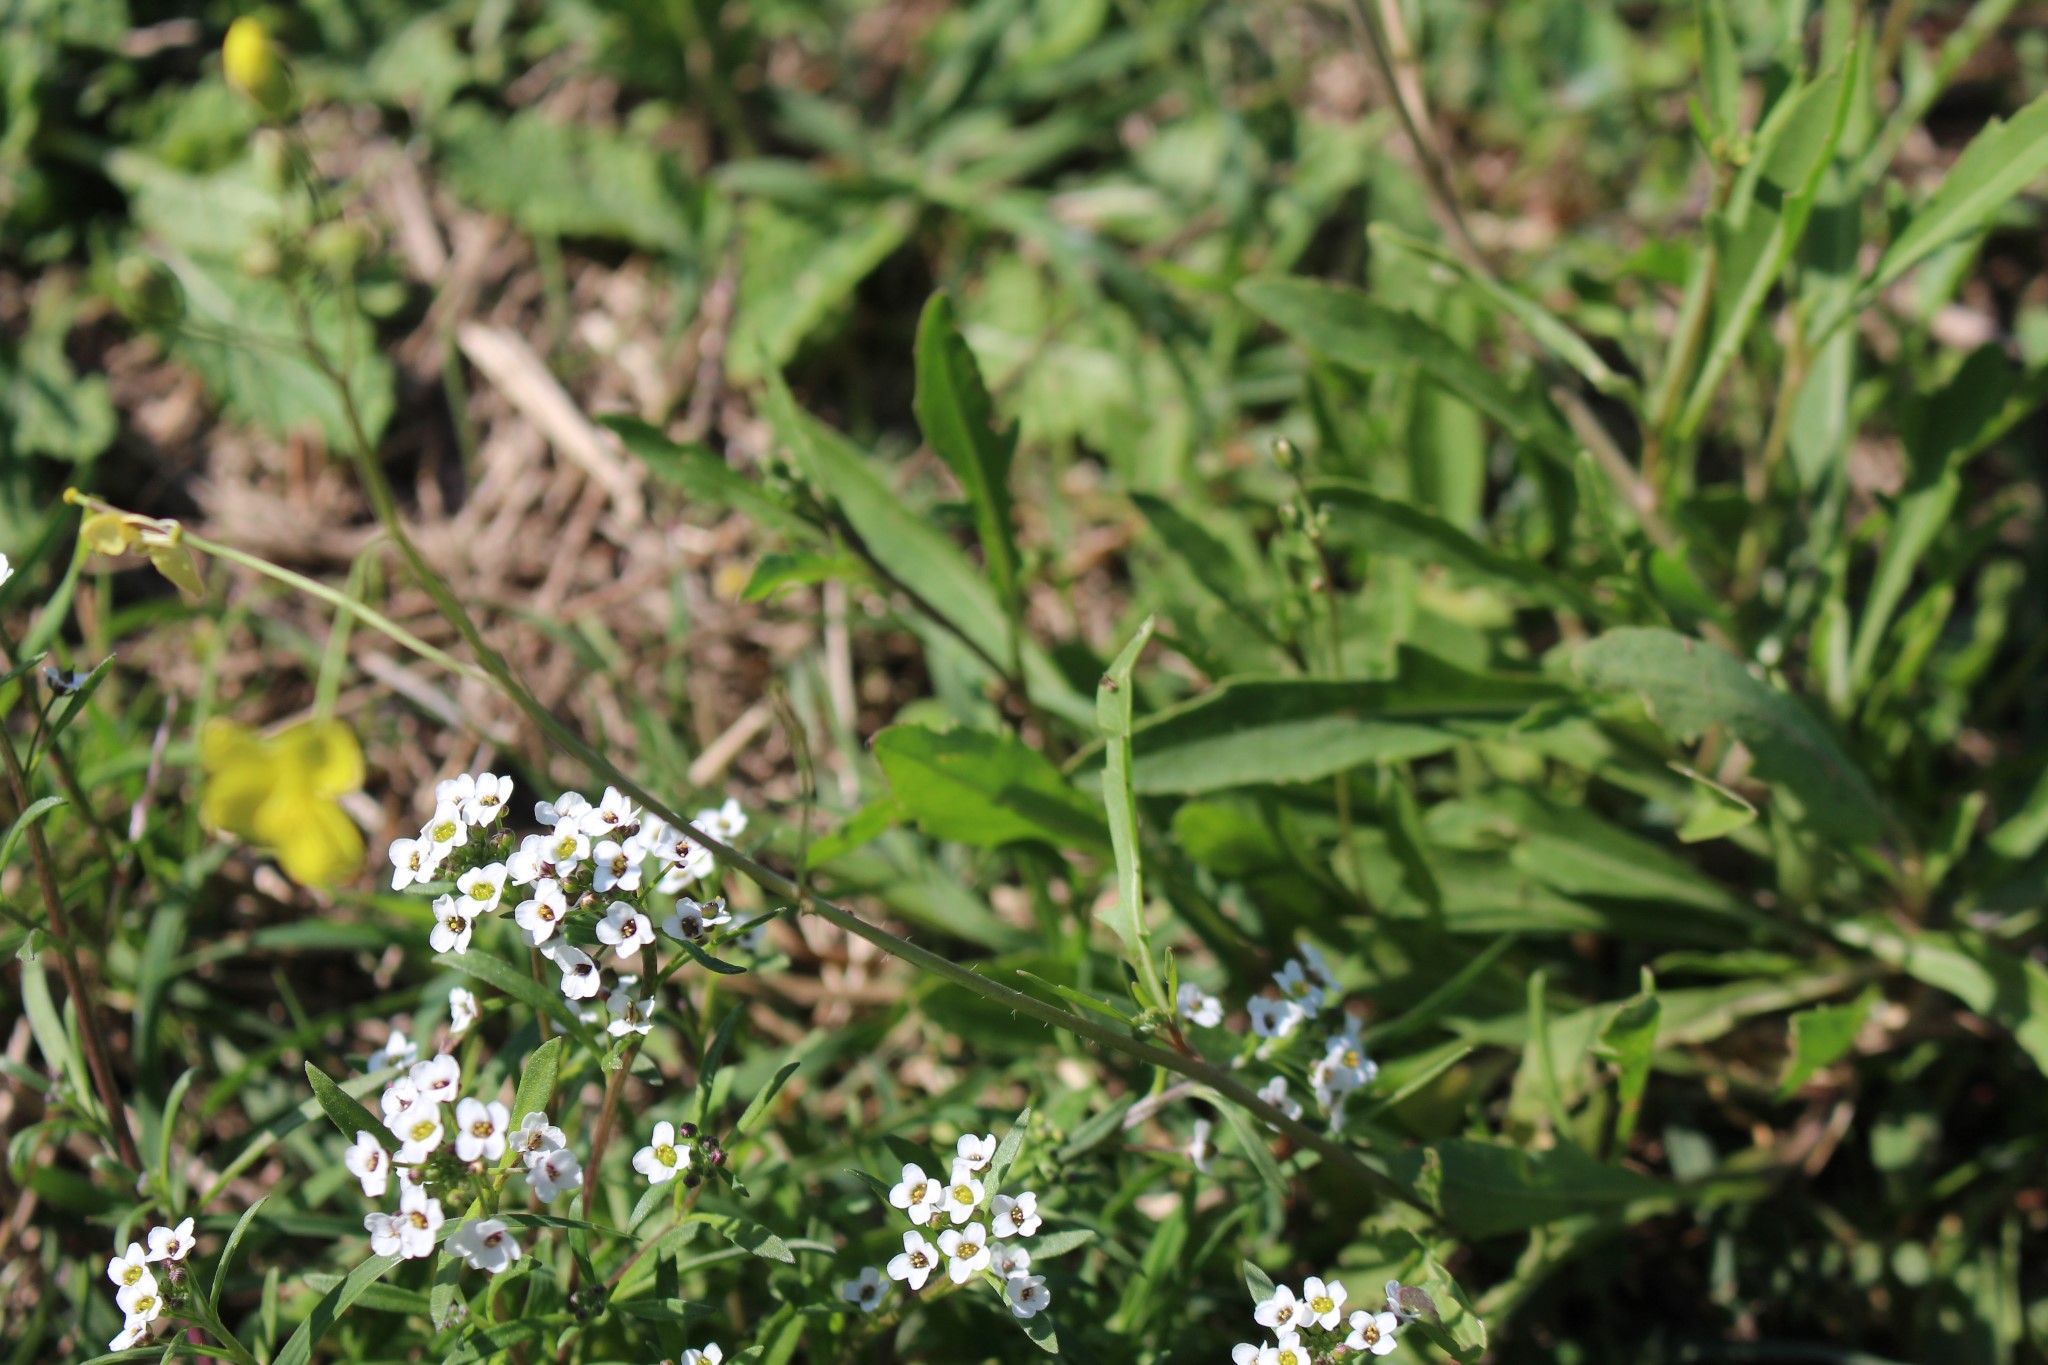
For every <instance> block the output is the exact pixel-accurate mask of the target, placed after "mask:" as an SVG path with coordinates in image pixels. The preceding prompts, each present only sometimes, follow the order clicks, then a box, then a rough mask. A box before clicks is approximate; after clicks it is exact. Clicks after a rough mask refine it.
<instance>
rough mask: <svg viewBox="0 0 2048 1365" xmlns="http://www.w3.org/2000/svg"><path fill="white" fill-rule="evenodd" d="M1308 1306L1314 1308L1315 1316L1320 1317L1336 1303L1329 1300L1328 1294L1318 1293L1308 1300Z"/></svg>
mask: <svg viewBox="0 0 2048 1365" xmlns="http://www.w3.org/2000/svg"><path fill="white" fill-rule="evenodd" d="M1308 1306H1309V1307H1310V1308H1313V1309H1314V1310H1315V1312H1316V1316H1317V1317H1321V1316H1322V1315H1323V1314H1325V1313H1327V1312H1329V1311H1330V1310H1331V1309H1333V1308H1335V1307H1336V1306H1337V1305H1336V1304H1335V1303H1334V1302H1332V1301H1331V1299H1330V1296H1329V1295H1328V1294H1318V1295H1316V1296H1315V1297H1314V1298H1312V1299H1310V1300H1309V1301H1308Z"/></svg>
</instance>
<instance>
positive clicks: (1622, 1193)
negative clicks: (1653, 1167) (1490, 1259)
mask: <svg viewBox="0 0 2048 1365" xmlns="http://www.w3.org/2000/svg"><path fill="white" fill-rule="evenodd" d="M1425 1152H1426V1153H1429V1154H1430V1155H1433V1156H1434V1157H1435V1158H1436V1159H1437V1160H1438V1161H1439V1162H1441V1164H1442V1171H1443V1178H1442V1186H1441V1198H1442V1206H1443V1214H1444V1218H1445V1221H1447V1222H1448V1223H1449V1224H1450V1225H1451V1226H1452V1227H1454V1228H1456V1229H1457V1230H1458V1231H1459V1232H1461V1233H1463V1234H1464V1235H1466V1236H1467V1237H1498V1236H1501V1235H1503V1234H1506V1233H1510V1232H1524V1231H1527V1230H1528V1229H1530V1228H1533V1227H1540V1226H1542V1225H1543V1224H1545V1223H1551V1222H1555V1221H1557V1220H1558V1219H1560V1218H1572V1217H1578V1216H1580V1215H1584V1214H1595V1213H1600V1212H1602V1211H1610V1212H1617V1213H1618V1212H1620V1211H1621V1210H1623V1209H1625V1208H1626V1207H1627V1206H1628V1205H1630V1204H1634V1203H1638V1202H1640V1201H1646V1200H1656V1199H1674V1198H1677V1197H1678V1196H1679V1194H1680V1191H1679V1190H1678V1189H1677V1188H1676V1187H1675V1186H1672V1185H1667V1184H1665V1183H1664V1182H1662V1181H1659V1180H1652V1179H1651V1178H1650V1177H1648V1176H1646V1175H1638V1174H1636V1173H1635V1172H1634V1171H1631V1170H1628V1169H1626V1168H1624V1167H1620V1166H1610V1165H1607V1164H1606V1163H1605V1162H1601V1161H1595V1160H1594V1159H1593V1158H1592V1157H1590V1156H1588V1155H1587V1154H1586V1153H1585V1152H1583V1151H1581V1150H1580V1149H1579V1148H1577V1147H1574V1146H1571V1145H1570V1144H1564V1145H1561V1146H1557V1147H1553V1148H1550V1149H1549V1150H1547V1151H1524V1150H1522V1149H1520V1148H1518V1147H1509V1146H1503V1145H1500V1144H1496V1143H1491V1142H1479V1141H1473V1140H1467V1139H1463V1138H1456V1139H1452V1140H1450V1141H1447V1142H1439V1143H1437V1144H1435V1145H1434V1146H1432V1147H1428V1148H1424V1149H1420V1150H1411V1151H1407V1152H1402V1153H1400V1154H1399V1155H1397V1156H1395V1157H1394V1158H1392V1160H1391V1161H1390V1162H1389V1164H1390V1165H1391V1166H1392V1167H1393V1168H1394V1171H1395V1178H1396V1179H1400V1180H1404V1181H1405V1183H1407V1184H1410V1185H1414V1184H1416V1183H1417V1181H1418V1180H1419V1179H1420V1177H1421V1175H1422V1167H1423V1164H1424V1160H1425V1157H1424V1153H1425Z"/></svg>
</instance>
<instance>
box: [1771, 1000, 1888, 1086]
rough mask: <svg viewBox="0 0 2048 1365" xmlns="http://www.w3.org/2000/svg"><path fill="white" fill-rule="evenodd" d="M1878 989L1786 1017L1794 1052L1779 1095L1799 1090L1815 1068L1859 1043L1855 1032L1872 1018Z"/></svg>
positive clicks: (1786, 1061)
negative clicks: (1837, 1003) (1840, 1003)
mask: <svg viewBox="0 0 2048 1365" xmlns="http://www.w3.org/2000/svg"><path fill="white" fill-rule="evenodd" d="M1875 999H1876V996H1875V993H1874V992H1872V991H1865V992H1864V993H1863V994H1862V995H1861V996H1859V997H1857V998H1856V999H1854V1000H1851V1001H1850V1002H1849V1003H1848V1004H1846V1005H1816V1006H1815V1007H1814V1008H1812V1009H1810V1010H1801V1011H1800V1012H1799V1013H1797V1014H1795V1015H1793V1016H1792V1017H1791V1019H1789V1020H1788V1021H1787V1026H1788V1031H1789V1033H1790V1035H1791V1055H1790V1056H1789V1057H1787V1058H1786V1059H1785V1079H1784V1080H1783V1081H1782V1082H1780V1083H1779V1086H1778V1098H1779V1099H1790V1098H1791V1097H1792V1096H1793V1095H1796V1094H1798V1093H1799V1087H1800V1086H1802V1085H1805V1084H1806V1082H1807V1081H1808V1080H1809V1079H1811V1078H1812V1077H1813V1075H1814V1073H1815V1072H1817V1071H1819V1070H1821V1069H1822V1068H1823V1067H1829V1066H1833V1065H1834V1064H1835V1063H1836V1062H1838V1061H1840V1060H1841V1059H1842V1058H1843V1057H1844V1056H1846V1055H1847V1054H1848V1051H1849V1049H1850V1048H1852V1047H1854V1046H1856V1035H1857V1034H1859V1033H1861V1032H1862V1031H1863V1026H1864V1025H1865V1024H1866V1023H1868V1022H1869V1021H1870V1006H1871V1004H1872V1002H1873V1001H1874V1000H1875Z"/></svg>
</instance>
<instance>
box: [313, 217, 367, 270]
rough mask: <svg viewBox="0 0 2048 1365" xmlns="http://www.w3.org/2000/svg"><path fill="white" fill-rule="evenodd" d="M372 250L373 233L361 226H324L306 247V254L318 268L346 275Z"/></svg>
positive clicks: (336, 224) (353, 224)
mask: <svg viewBox="0 0 2048 1365" xmlns="http://www.w3.org/2000/svg"><path fill="white" fill-rule="evenodd" d="M369 250H370V233H369V229H367V228H365V227H364V226H363V225H362V224H360V223H351V222H347V221H343V222H339V223H324V224H322V225H321V226H320V227H319V229H318V230H316V231H315V232H314V233H313V238H312V240H311V241H309V242H308V243H307V244H306V254H307V255H308V256H310V257H311V258H312V260H313V263H314V264H315V265H318V266H320V267H322V268H323V269H326V270H331V271H333V272H334V273H335V274H337V275H345V274H347V273H348V272H350V271H352V270H354V269H355V268H356V263H357V262H359V261H361V260H362V259H363V257H364V256H365V255H367V254H368V253H369Z"/></svg>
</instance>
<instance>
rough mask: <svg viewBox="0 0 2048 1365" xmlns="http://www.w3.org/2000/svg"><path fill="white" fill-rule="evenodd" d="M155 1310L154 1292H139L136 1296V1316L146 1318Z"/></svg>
mask: <svg viewBox="0 0 2048 1365" xmlns="http://www.w3.org/2000/svg"><path fill="white" fill-rule="evenodd" d="M155 1311H156V1296H155V1295H154V1294H139V1295H137V1296H136V1298H135V1309H134V1312H135V1316H137V1317H139V1318H146V1317H148V1316H149V1315H150V1314H151V1313H153V1312H155Z"/></svg>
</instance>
